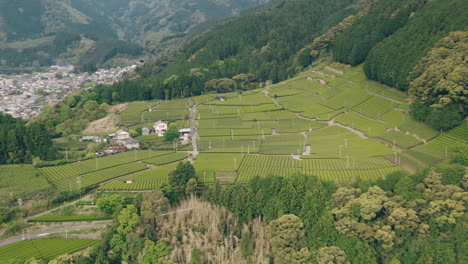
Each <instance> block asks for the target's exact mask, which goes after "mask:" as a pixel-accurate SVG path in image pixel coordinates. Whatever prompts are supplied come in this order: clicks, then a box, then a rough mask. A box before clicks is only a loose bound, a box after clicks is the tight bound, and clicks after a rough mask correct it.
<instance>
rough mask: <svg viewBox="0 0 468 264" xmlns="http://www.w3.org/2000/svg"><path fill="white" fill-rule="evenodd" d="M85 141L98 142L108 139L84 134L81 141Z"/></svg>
mask: <svg viewBox="0 0 468 264" xmlns="http://www.w3.org/2000/svg"><path fill="white" fill-rule="evenodd" d="M83 141H94V142H97V143H101V142H106V140H105V139H103V138H102V137H100V136H82V137H80V142H83Z"/></svg>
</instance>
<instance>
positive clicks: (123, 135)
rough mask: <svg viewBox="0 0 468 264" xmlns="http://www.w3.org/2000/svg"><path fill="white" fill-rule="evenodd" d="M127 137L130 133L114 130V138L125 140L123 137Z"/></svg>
mask: <svg viewBox="0 0 468 264" xmlns="http://www.w3.org/2000/svg"><path fill="white" fill-rule="evenodd" d="M128 138H130V133H128V132H127V131H125V130H119V131H117V132H115V139H116V140H125V139H128Z"/></svg>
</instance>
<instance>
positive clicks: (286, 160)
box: [237, 155, 401, 182]
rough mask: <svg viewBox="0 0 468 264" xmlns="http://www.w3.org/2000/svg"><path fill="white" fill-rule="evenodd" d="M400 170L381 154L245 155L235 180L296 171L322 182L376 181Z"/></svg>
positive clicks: (287, 173) (245, 180) (288, 173)
mask: <svg viewBox="0 0 468 264" xmlns="http://www.w3.org/2000/svg"><path fill="white" fill-rule="evenodd" d="M399 170H401V169H400V168H398V167H394V165H393V164H392V163H391V162H389V161H387V160H385V159H384V158H381V157H376V158H367V159H306V160H295V159H293V158H291V157H289V156H267V155H248V156H246V157H244V160H243V162H242V165H241V167H240V168H239V176H238V178H237V182H247V181H249V180H250V179H251V178H253V177H255V176H260V177H267V176H271V175H279V176H285V177H290V176H293V175H294V174H297V173H304V174H308V175H316V176H318V177H320V178H321V179H322V180H325V181H334V180H338V181H348V180H350V179H352V178H360V179H363V180H376V179H378V178H381V177H385V176H386V175H387V174H389V173H392V172H394V171H399Z"/></svg>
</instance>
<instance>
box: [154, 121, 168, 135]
mask: <svg viewBox="0 0 468 264" xmlns="http://www.w3.org/2000/svg"><path fill="white" fill-rule="evenodd" d="M153 128H154V132H155V133H156V135H158V136H160V137H162V136H164V133H166V131H167V122H164V121H161V120H159V121H158V122H156V123H154V125H153Z"/></svg>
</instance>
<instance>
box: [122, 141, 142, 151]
mask: <svg viewBox="0 0 468 264" xmlns="http://www.w3.org/2000/svg"><path fill="white" fill-rule="evenodd" d="M120 144H122V146H124V147H125V148H127V149H138V148H140V142H138V140H136V139H134V138H127V139H125V140H122V141H121V143H120Z"/></svg>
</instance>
